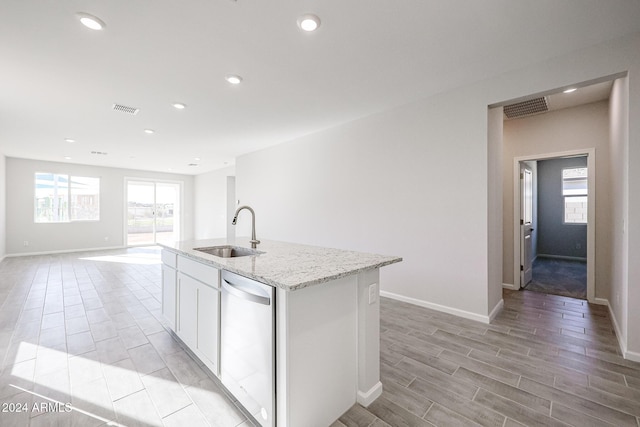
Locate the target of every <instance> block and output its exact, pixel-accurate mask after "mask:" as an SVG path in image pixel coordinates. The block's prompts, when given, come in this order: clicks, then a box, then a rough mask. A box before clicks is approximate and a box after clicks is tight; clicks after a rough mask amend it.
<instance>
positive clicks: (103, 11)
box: [0, 0, 640, 174]
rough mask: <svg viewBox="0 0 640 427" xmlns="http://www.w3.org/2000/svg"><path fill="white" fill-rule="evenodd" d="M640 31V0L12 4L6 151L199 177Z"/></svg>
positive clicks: (1, 70) (6, 47) (11, 0)
mask: <svg viewBox="0 0 640 427" xmlns="http://www.w3.org/2000/svg"><path fill="white" fill-rule="evenodd" d="M78 12H86V13H90V14H93V15H95V16H97V17H99V18H100V19H102V20H103V21H104V22H105V23H106V28H105V29H104V30H102V31H93V30H90V29H87V28H86V27H84V26H83V25H81V24H80V23H79V20H78V17H77V13H78ZM305 13H315V14H316V15H318V16H319V17H320V19H321V21H322V23H321V26H320V28H319V29H318V30H317V31H315V32H313V33H304V32H302V31H301V30H300V29H299V28H298V27H297V25H296V20H297V18H298V17H299V16H301V15H303V14H305ZM638 31H640V1H637V0H607V1H602V0H564V1H562V2H559V1H557V0H539V1H535V2H534V1H513V0H484V1H482V2H479V1H472V0H450V1H442V0H402V1H401V2H393V1H390V0H387V1H383V0H349V1H345V0H322V1H312V0H278V1H277V2H267V1H263V0H237V1H231V0H188V1H175V0H153V1H151V0H136V1H130V0H108V1H88V0H56V1H42V0H2V2H0V151H1V152H2V153H3V154H5V155H6V156H10V157H22V158H31V159H40V160H50V161H60V162H71V163H81V164H90V165H102V166H112V167H124V168H134V169H142V170H153V171H163V172H167V171H172V172H176V173H187V174H198V173H202V172H206V171H209V170H213V169H217V168H221V167H224V166H225V165H232V164H234V162H235V157H236V156H238V155H241V154H243V153H247V152H250V151H254V150H258V149H261V148H264V147H267V146H270V145H273V144H277V143H280V142H283V141H288V140H291V139H294V138H297V137H300V136H302V135H306V134H309V133H312V132H316V131H318V130H321V129H325V128H328V127H332V126H336V125H338V124H341V123H344V122H348V121H351V120H354V119H357V118H359V117H363V116H367V115H370V114H373V113H376V112H379V111H383V110H386V109H390V108H393V107H395V106H398V105H401V104H404V103H408V102H411V101H413V100H416V99H419V98H423V97H426V96H429V95H432V94H434V93H437V92H442V91H445V90H448V89H451V88H454V87H458V86H461V85H464V84H469V83H471V82H474V81H478V80H482V79H484V78H487V77H490V76H493V75H496V74H498V73H501V72H505V71H508V70H512V69H517V68H522V67H524V66H526V65H529V64H533V63H537V62H540V61H543V60H545V59H547V58H551V57H554V56H558V55H563V54H565V53H568V52H570V51H574V50H576V49H580V48H583V47H587V46H590V45H593V44H595V43H598V42H601V41H604V40H608V39H613V38H616V37H620V36H623V35H626V34H629V33H634V32H638ZM230 73H231V74H238V75H240V76H242V78H243V81H242V83H241V84H239V85H236V86H233V85H230V84H229V83H228V82H227V81H225V79H224V77H225V75H227V74H230ZM174 102H182V103H184V104H186V105H187V108H186V109H184V110H176V109H175V108H173V107H172V103H174ZM116 103H117V104H122V105H125V106H129V107H135V108H139V109H140V110H139V112H138V114H136V115H135V116H133V115H128V114H125V113H122V112H118V111H114V110H113V109H112V106H113V104H116ZM144 129H153V130H155V133H154V134H146V133H145V132H144ZM65 139H73V140H74V141H75V142H66V141H65ZM92 152H102V153H107V154H106V155H105V154H92ZM65 157H67V158H65ZM196 158H197V159H199V160H195V159H196ZM189 164H197V165H198V166H188V165H189Z"/></svg>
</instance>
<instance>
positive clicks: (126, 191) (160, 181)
mask: <svg viewBox="0 0 640 427" xmlns="http://www.w3.org/2000/svg"><path fill="white" fill-rule="evenodd" d="M130 181H134V182H150V183H153V184H154V191H155V184H176V185H178V187H179V189H180V194H179V195H178V199H179V200H178V206H179V207H180V215H179V218H178V221H176V222H177V224H176V225H177V226H178V236H182V235H183V231H184V182H183V181H177V180H170V179H153V178H138V177H135V176H125V177H124V183H123V191H122V192H123V194H124V200H123V205H124V206H123V218H124V222H123V227H122V234H123V237H122V241H123V242H124V247H126V248H130V247H135V246H147V245H129V242H128V240H127V235H128V232H127V224H128V209H127V206H128V203H129V200H128V197H129V182H130ZM154 200H155V197H154ZM154 240H155V236H154ZM153 244H154V245H157V242H156V243H153Z"/></svg>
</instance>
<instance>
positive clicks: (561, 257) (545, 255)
mask: <svg viewBox="0 0 640 427" xmlns="http://www.w3.org/2000/svg"><path fill="white" fill-rule="evenodd" d="M538 257H540V258H550V259H563V260H566V261H581V262H587V259H586V258H584V257H579V256H564V255H548V254H538Z"/></svg>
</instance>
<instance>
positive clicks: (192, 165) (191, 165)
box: [187, 163, 200, 168]
mask: <svg viewBox="0 0 640 427" xmlns="http://www.w3.org/2000/svg"><path fill="white" fill-rule="evenodd" d="M187 166H189V167H192V168H195V167H197V166H200V165H199V164H197V163H189V164H188V165H187Z"/></svg>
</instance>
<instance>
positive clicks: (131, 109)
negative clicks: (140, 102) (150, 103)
mask: <svg viewBox="0 0 640 427" xmlns="http://www.w3.org/2000/svg"><path fill="white" fill-rule="evenodd" d="M112 108H113V109H114V110H115V111H120V112H121V113H126V114H131V115H132V116H135V115H136V114H138V111H140V109H139V108H135V107H127V106H126V105H120V104H113V107H112Z"/></svg>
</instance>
